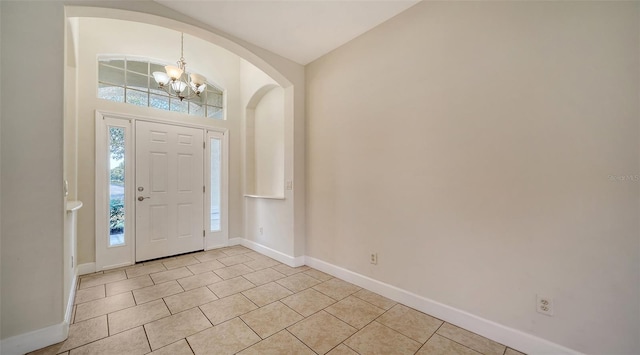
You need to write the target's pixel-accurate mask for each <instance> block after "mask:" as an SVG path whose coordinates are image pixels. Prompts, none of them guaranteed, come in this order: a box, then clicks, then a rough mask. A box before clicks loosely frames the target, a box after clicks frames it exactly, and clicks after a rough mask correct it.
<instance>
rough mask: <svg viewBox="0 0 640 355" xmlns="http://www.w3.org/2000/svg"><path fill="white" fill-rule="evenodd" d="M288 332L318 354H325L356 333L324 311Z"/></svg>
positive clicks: (354, 329)
mask: <svg viewBox="0 0 640 355" xmlns="http://www.w3.org/2000/svg"><path fill="white" fill-rule="evenodd" d="M288 330H289V331H290V332H291V334H293V335H295V336H296V337H297V338H298V339H300V340H302V341H303V342H304V343H305V344H307V346H309V347H310V348H311V349H313V351H315V352H316V353H318V354H325V353H327V352H328V351H329V350H331V349H333V348H334V347H335V346H336V345H338V344H340V343H341V342H342V341H344V340H345V339H347V338H348V337H350V336H351V335H352V334H353V333H355V332H356V331H357V329H356V328H354V327H352V326H350V325H348V324H347V323H345V322H342V321H341V320H339V319H337V318H336V317H334V316H332V315H330V314H329V313H327V312H325V311H320V312H318V313H316V314H314V315H312V316H311V317H309V318H307V319H305V320H303V321H301V322H298V323H296V324H294V325H292V326H291V327H289V328H288Z"/></svg>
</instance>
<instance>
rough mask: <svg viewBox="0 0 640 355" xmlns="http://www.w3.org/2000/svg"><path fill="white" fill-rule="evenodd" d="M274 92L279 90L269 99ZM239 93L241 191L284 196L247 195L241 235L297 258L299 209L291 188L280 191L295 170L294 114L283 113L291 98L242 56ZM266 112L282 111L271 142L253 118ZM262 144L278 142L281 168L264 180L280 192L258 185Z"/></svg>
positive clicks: (260, 182) (276, 113)
mask: <svg viewBox="0 0 640 355" xmlns="http://www.w3.org/2000/svg"><path fill="white" fill-rule="evenodd" d="M289 90H291V88H289ZM272 91H273V92H275V93H277V94H276V95H271V96H272V97H269V96H270V93H271V92H272ZM240 96H241V101H242V107H243V108H244V110H243V115H244V117H243V132H244V136H243V147H244V154H243V159H244V164H243V166H244V170H243V177H244V179H245V194H250V195H261V196H271V197H273V196H277V197H280V198H281V197H284V199H270V198H261V197H258V198H256V197H245V200H244V211H243V212H244V213H243V219H244V233H243V236H244V238H245V239H247V240H249V241H251V242H255V243H258V244H260V245H262V246H265V247H267V248H270V249H273V250H275V251H277V252H279V253H282V254H284V255H286V256H289V257H294V256H300V255H302V254H295V252H294V249H295V248H294V246H295V243H296V240H300V239H303V238H304V235H300V234H299V235H297V236H296V235H295V233H294V229H293V226H294V211H295V207H299V205H296V204H295V203H294V199H293V196H294V194H293V191H289V190H284V191H283V188H284V184H285V180H287V179H289V180H292V174H293V173H292V172H293V154H294V149H293V146H292V144H291V143H292V133H293V132H292V130H291V127H292V125H293V122H294V117H293V115H292V114H291V113H289V114H288V115H287V113H286V112H285V111H284V107H286V106H287V103H289V104H290V103H291V102H292V101H293V99H292V98H291V97H289V98H288V100H289V101H287V97H286V90H285V89H283V88H281V87H280V86H278V85H277V82H275V81H274V80H273V78H271V77H270V76H268V75H267V74H266V73H264V72H262V71H261V70H259V69H258V68H256V67H255V66H254V65H252V64H251V63H248V62H247V61H245V60H241V61H240ZM275 96H277V97H275ZM263 99H265V100H266V101H265V102H264V103H266V106H265V107H262V108H260V105H262V100H263ZM278 101H279V102H280V105H281V109H280V110H278V109H277V107H270V106H274V105H275V106H277V105H278ZM265 109H266V110H265ZM265 111H269V113H271V114H275V115H276V116H278V115H281V117H280V122H279V128H278V129H279V130H280V133H279V134H277V133H276V134H275V135H278V136H279V139H278V140H279V142H278V141H274V140H272V141H271V142H268V141H266V142H265V141H264V140H261V138H260V137H258V135H260V134H261V133H267V134H268V135H271V134H272V133H273V132H268V131H269V129H268V128H269V127H265V126H264V125H262V123H264V122H262V123H258V122H256V121H257V120H259V119H260V116H264V114H265V113H267V112H265ZM261 127H262V128H264V129H265V130H267V132H260V131H261V130H262V128H261ZM256 128H257V130H256ZM272 128H273V127H272ZM287 128H288V129H289V130H287ZM263 138H264V137H263ZM271 138H274V136H273V135H271ZM264 143H267V144H266V145H267V146H270V148H269V149H271V148H275V146H276V145H280V146H281V154H282V155H281V157H282V160H281V161H280V162H278V164H279V170H280V173H279V174H280V178H279V181H278V179H277V178H276V179H268V180H267V181H266V183H267V184H268V185H275V184H279V185H280V186H278V187H279V188H280V191H265V189H259V188H258V187H259V186H260V184H265V181H257V180H258V179H260V176H259V175H260V172H261V171H262V172H264V171H265V166H264V165H262V166H260V161H259V160H260V159H261V157H262V158H265V157H266V156H265V155H264V154H262V153H264V152H258V150H263V149H264V148H265V147H263V145H265V144H264ZM271 168H274V166H271ZM269 190H271V189H269ZM298 191H299V189H298ZM296 193H297V191H296ZM260 228H262V233H260Z"/></svg>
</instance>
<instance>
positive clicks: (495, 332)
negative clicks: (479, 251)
mask: <svg viewBox="0 0 640 355" xmlns="http://www.w3.org/2000/svg"><path fill="white" fill-rule="evenodd" d="M305 263H306V265H308V266H310V267H312V268H315V269H318V270H320V271H322V272H325V273H327V274H330V275H333V276H335V277H338V278H340V279H343V280H345V281H348V282H351V283H353V284H355V285H358V286H360V287H362V288H365V289H367V290H369V291H372V292H375V293H377V294H380V295H382V296H385V297H387V298H390V299H392V300H394V301H396V302H399V303H402V304H404V305H406V306H409V307H411V308H414V309H417V310H419V311H421V312H424V313H427V314H429V315H432V316H434V317H436V318H439V319H442V320H444V321H446V322H449V323H451V324H455V325H457V326H459V327H461V328H464V329H466V330H469V331H471V332H474V333H476V334H479V335H482V336H484V337H487V338H489V339H492V340H495V341H497V342H499V343H501V344H504V345H506V346H508V347H511V348H513V349H516V350H519V351H523V352H525V353H527V354H581V353H580V352H577V351H575V350H572V349H568V348H566V347H564V346H562V345H559V344H556V343H552V342H550V341H548V340H545V339H542V338H538V337H536V336H534V335H531V334H527V333H524V332H522V331H519V330H516V329H513V328H509V327H506V326H504V325H501V324H498V323H495V322H492V321H490V320H487V319H484V318H480V317H478V316H475V315H473V314H471V313H468V312H465V311H462V310H459V309H456V308H453V307H450V306H447V305H445V304H442V303H440V302H436V301H434V300H431V299H428V298H426V297H422V296H419V295H416V294H415V293H412V292H409V291H406V290H403V289H401V288H398V287H395V286H392V285H389V284H387V283H384V282H381V281H378V280H374V279H372V278H370V277H367V276H364V275H361V274H358V273H355V272H353V271H350V270H347V269H344V268H341V267H339V266H336V265H333V264H330V263H327V262H325V261H322V260H319V259H316V258H312V257H309V256H307V257H305Z"/></svg>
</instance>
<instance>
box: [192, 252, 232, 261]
mask: <svg viewBox="0 0 640 355" xmlns="http://www.w3.org/2000/svg"><path fill="white" fill-rule="evenodd" d="M227 256H228V255H227V254H225V253H223V252H222V250H220V249H215V250H209V251H206V252H204V253H203V254H198V255H194V256H193V257H194V258H196V259H198V260H199V261H200V262H201V263H204V262H207V261H212V260H216V259H218V258H226V257H227Z"/></svg>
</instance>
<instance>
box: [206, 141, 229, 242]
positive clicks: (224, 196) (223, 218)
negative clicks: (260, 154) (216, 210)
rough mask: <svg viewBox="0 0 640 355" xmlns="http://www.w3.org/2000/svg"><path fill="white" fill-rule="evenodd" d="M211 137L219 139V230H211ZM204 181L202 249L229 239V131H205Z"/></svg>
mask: <svg viewBox="0 0 640 355" xmlns="http://www.w3.org/2000/svg"><path fill="white" fill-rule="evenodd" d="M211 139H218V140H220V159H221V161H220V230H219V231H211V189H212V187H211ZM205 142H206V143H205V146H206V149H205V154H204V180H205V181H204V183H205V185H206V186H207V188H206V191H207V193H206V194H205V195H204V201H203V203H204V206H203V212H204V217H203V218H204V221H203V222H204V228H205V235H206V237H205V239H204V249H205V250H209V249H215V248H220V247H225V246H227V244H228V239H229V131H228V130H227V131H224V132H220V131H215V130H206V131H205Z"/></svg>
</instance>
